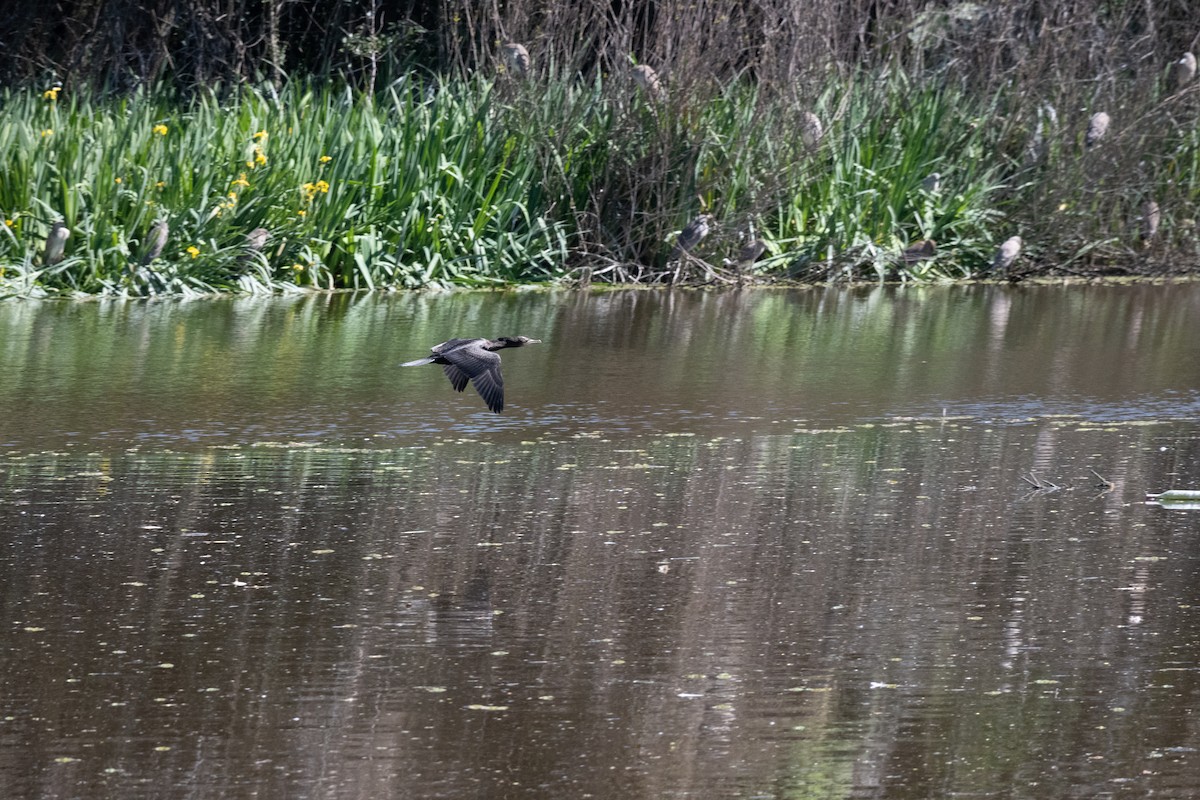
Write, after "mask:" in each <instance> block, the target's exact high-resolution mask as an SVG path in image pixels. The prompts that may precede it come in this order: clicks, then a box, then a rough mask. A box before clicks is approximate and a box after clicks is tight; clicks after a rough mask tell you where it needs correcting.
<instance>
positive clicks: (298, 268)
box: [292, 264, 304, 272]
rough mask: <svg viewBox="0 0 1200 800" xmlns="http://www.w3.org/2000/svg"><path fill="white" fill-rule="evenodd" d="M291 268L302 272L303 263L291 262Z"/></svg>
mask: <svg viewBox="0 0 1200 800" xmlns="http://www.w3.org/2000/svg"><path fill="white" fill-rule="evenodd" d="M292 269H294V270H296V272H304V265H303V264H292Z"/></svg>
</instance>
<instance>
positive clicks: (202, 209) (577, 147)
mask: <svg viewBox="0 0 1200 800" xmlns="http://www.w3.org/2000/svg"><path fill="white" fill-rule="evenodd" d="M631 65H632V61H631V62H630V64H627V65H625V66H624V67H622V68H620V69H614V70H612V71H610V72H606V73H603V74H601V73H597V74H596V75H595V77H593V78H590V79H584V78H581V77H579V73H578V72H575V71H567V70H565V69H564V70H561V71H555V70H554V69H553V65H550V66H548V67H546V68H545V69H543V70H541V71H540V72H539V73H538V74H537V75H529V76H518V75H516V74H514V73H513V72H511V71H506V70H504V69H503V68H499V69H497V70H496V71H494V72H491V73H488V74H484V73H475V74H471V75H468V76H466V77H462V78H442V79H434V78H431V77H429V75H428V74H427V73H423V72H418V71H410V72H406V73H404V74H403V75H401V77H399V78H397V79H395V80H394V81H392V82H391V83H389V84H388V85H386V86H383V87H382V88H379V89H377V90H376V91H368V90H365V89H350V88H347V87H344V86H343V87H341V88H336V89H335V88H331V84H324V85H314V84H305V83H303V82H301V81H296V82H293V83H291V84H288V85H286V86H284V87H283V88H281V89H279V90H276V89H274V88H273V87H272V86H271V85H270V84H265V83H264V84H261V85H260V86H258V87H257V88H256V87H245V86H244V87H238V88H227V87H215V88H211V89H209V90H207V91H204V92H197V93H192V94H189V95H188V96H186V97H185V96H181V95H179V94H178V93H177V92H175V91H173V90H172V89H170V88H168V87H167V86H159V87H157V88H149V89H141V90H137V91H135V92H133V93H126V94H121V95H116V94H112V93H106V92H103V91H100V90H89V89H85V88H79V89H75V90H67V89H56V88H54V87H51V86H46V87H36V88H27V89H23V90H8V91H6V92H5V93H4V94H3V95H2V96H0V215H3V226H2V227H0V270H2V272H0V294H3V295H48V294H75V293H84V294H110V295H128V296H148V295H155V294H164V293H167V294H170V293H176V294H177V293H183V294H187V293H208V292H218V291H244V292H257V291H285V290H290V289H297V288H305V289H311V288H318V289H400V288H416V287H424V286H450V285H463V286H500V285H511V284H516V283H536V282H547V281H555V282H587V281H613V282H631V281H632V282H666V281H672V282H673V281H680V282H692V283H736V282H745V281H758V280H777V279H793V280H806V281H807V280H821V281H824V280H841V279H845V280H862V279H869V280H903V281H930V280H946V279H962V278H972V277H986V278H1008V279H1015V278H1019V277H1024V276H1028V275H1031V274H1039V273H1047V272H1049V273H1081V274H1082V273H1085V272H1086V273H1088V274H1094V273H1096V272H1104V271H1133V272H1139V273H1143V274H1144V273H1147V272H1155V271H1162V270H1164V269H1166V268H1167V267H1166V265H1168V264H1171V265H1175V266H1176V267H1179V266H1182V267H1187V266H1189V265H1194V264H1195V263H1196V260H1197V243H1196V222H1195V220H1196V219H1197V218H1198V213H1197V211H1198V208H1200V206H1198V204H1200V125H1198V124H1197V122H1198V120H1200V116H1198V109H1200V102H1198V101H1200V94H1198V90H1197V88H1196V86H1195V85H1192V86H1189V87H1184V88H1181V89H1175V88H1171V87H1169V86H1167V85H1166V83H1165V81H1166V78H1165V77H1162V78H1160V77H1159V76H1157V75H1151V76H1150V77H1148V78H1144V79H1141V80H1132V79H1131V80H1129V81H1126V82H1124V83H1114V84H1113V85H1112V86H1111V87H1109V88H1107V89H1106V90H1105V94H1104V96H1103V97H1101V98H1099V99H1098V100H1096V101H1095V102H1093V103H1089V104H1087V105H1083V104H1081V103H1080V97H1079V96H1078V93H1077V92H1076V91H1075V90H1074V89H1071V87H1067V89H1064V90H1063V91H1062V92H1060V93H1058V94H1054V93H1045V94H1043V95H1041V96H1030V94H1029V93H1028V92H1027V91H1026V87H1023V86H1020V85H1016V84H1011V85H998V86H993V87H992V88H991V89H990V90H981V89H980V88H979V87H978V86H976V85H973V84H972V83H971V82H970V81H964V80H949V79H948V76H947V75H946V74H941V75H935V76H933V77H931V76H930V75H923V76H921V77H919V78H918V77H915V76H911V75H909V74H908V73H905V72H903V71H900V70H892V71H890V72H887V73H886V74H884V75H883V76H882V77H881V76H880V75H879V74H874V73H868V72H865V71H864V72H861V73H857V74H851V75H849V76H842V75H838V74H830V75H828V76H827V78H826V79H825V81H824V83H823V84H822V85H819V86H818V85H811V86H809V87H806V88H804V89H803V90H799V89H797V90H795V91H789V92H787V93H780V92H778V91H776V90H774V89H773V88H772V87H771V86H770V85H764V84H763V83H762V82H761V81H756V80H753V79H751V78H749V77H746V76H743V77H739V78H735V79H732V80H728V81H718V80H704V79H700V78H696V79H694V80H684V78H683V77H682V76H676V77H675V79H668V78H666V77H664V79H663V80H662V82H661V85H660V86H659V87H658V91H651V90H648V89H647V88H646V87H645V86H644V85H641V84H638V83H636V82H635V81H634V80H633V79H632V78H631V72H630V68H629V67H630V66H631ZM1068 89H1069V90H1070V91H1068ZM1098 107H1103V108H1107V109H1110V110H1111V112H1112V124H1111V126H1110V129H1109V130H1108V131H1107V133H1106V135H1105V137H1104V139H1103V140H1102V141H1100V142H1099V143H1098V144H1094V145H1093V146H1091V147H1088V146H1087V145H1085V143H1084V131H1085V129H1086V127H1087V123H1088V119H1089V115H1090V114H1091V113H1092V112H1093V111H1095V110H1097V108H1098ZM814 115H815V118H816V119H817V120H818V121H819V125H820V131H819V134H818V133H817V132H816V131H815V129H814V128H813V127H812V126H813V123H812V119H813V116H814ZM935 173H937V174H938V176H940V180H936V181H934V180H932V176H934V174H935ZM1150 202H1153V203H1154V204H1155V208H1156V209H1157V210H1156V212H1155V217H1156V225H1155V230H1154V231H1153V232H1152V233H1150V234H1149V235H1147V230H1146V221H1147V218H1148V213H1149V212H1148V209H1149V208H1150V207H1149V206H1148V203H1150ZM702 213H703V214H711V215H712V225H711V228H710V233H709V235H708V236H707V237H705V238H703V239H702V240H701V241H699V243H698V244H696V245H695V246H694V248H692V249H690V250H688V251H687V252H681V251H680V249H679V248H677V247H676V245H677V244H678V242H679V240H678V236H679V233H680V231H681V230H683V228H684V227H685V226H686V225H688V223H689V222H691V221H692V220H693V219H695V218H696V217H697V216H699V215H700V214H702ZM56 225H58V226H59V227H60V228H62V227H65V229H66V230H67V231H69V232H70V236H69V238H67V239H66V241H65V244H64V246H63V247H62V252H61V254H59V253H57V252H55V248H54V247H52V246H51V244H52V243H53V242H54V240H55V235H56V234H55V226H56ZM1014 234H1020V235H1021V236H1022V237H1023V238H1024V241H1025V243H1026V248H1025V252H1024V253H1022V254H1021V257H1020V259H1019V260H1018V261H1017V262H1016V264H1015V265H1014V266H1012V267H1011V268H1006V269H1005V270H1004V271H1003V273H999V272H997V270H996V269H994V268H993V254H994V253H995V251H996V249H997V247H998V246H999V245H1000V243H1001V242H1004V241H1005V240H1006V239H1008V238H1009V237H1011V236H1013V235H1014ZM755 239H757V240H760V241H761V244H762V254H761V256H758V257H757V260H754V261H746V260H744V259H742V258H741V257H740V256H739V252H741V251H742V249H743V248H744V247H746V246H747V245H748V244H749V243H750V242H751V241H753V240H755ZM927 241H936V246H933V245H929V249H923V248H924V247H925V245H924V243H925V242H927ZM914 254H915V255H914Z"/></svg>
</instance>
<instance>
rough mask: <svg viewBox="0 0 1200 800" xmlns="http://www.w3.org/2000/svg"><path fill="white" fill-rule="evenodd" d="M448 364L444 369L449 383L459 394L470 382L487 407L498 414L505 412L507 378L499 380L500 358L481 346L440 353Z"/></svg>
mask: <svg viewBox="0 0 1200 800" xmlns="http://www.w3.org/2000/svg"><path fill="white" fill-rule="evenodd" d="M441 356H442V358H444V359H446V361H447V363H446V365H445V366H444V367H443V368H442V369H444V370H445V372H446V377H447V378H449V379H450V383H452V384H453V385H454V388H455V389H458V390H459V391H460V392H461V391H462V390H463V387H465V386H466V382H467V379H468V378H469V379H470V380H471V382H472V383H474V384H475V391H477V392H479V396H480V397H482V398H483V401H484V402H485V403H487V407H488V408H489V409H491V410H492V411H495V412H496V413H497V414H499V413H500V412H501V411H503V410H504V378H503V377H501V376H500V356H498V355H496V354H495V353H493V352H492V351H490V350H484V349H483V346H482V345H476V346H470V347H457V348H455V349H453V350H449V351H448V352H446V351H443V352H442V353H441Z"/></svg>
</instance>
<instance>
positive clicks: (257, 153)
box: [254, 147, 267, 164]
mask: <svg viewBox="0 0 1200 800" xmlns="http://www.w3.org/2000/svg"><path fill="white" fill-rule="evenodd" d="M254 163H255V164H265V163H267V156H266V154H265V153H263V151H262V148H261V147H256V148H254Z"/></svg>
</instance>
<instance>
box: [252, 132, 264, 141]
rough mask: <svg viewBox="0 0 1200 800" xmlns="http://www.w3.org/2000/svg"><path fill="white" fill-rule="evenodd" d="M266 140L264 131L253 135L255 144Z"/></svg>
mask: <svg viewBox="0 0 1200 800" xmlns="http://www.w3.org/2000/svg"><path fill="white" fill-rule="evenodd" d="M266 138H267V132H266V131H259V132H258V133H256V134H254V141H256V142H261V141H262V140H264V139H266Z"/></svg>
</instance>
